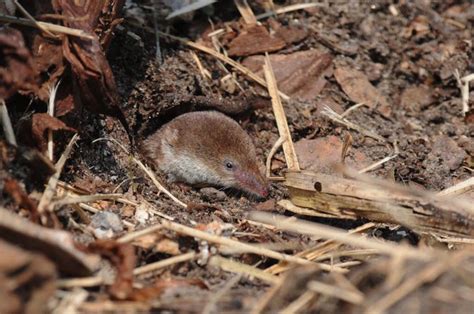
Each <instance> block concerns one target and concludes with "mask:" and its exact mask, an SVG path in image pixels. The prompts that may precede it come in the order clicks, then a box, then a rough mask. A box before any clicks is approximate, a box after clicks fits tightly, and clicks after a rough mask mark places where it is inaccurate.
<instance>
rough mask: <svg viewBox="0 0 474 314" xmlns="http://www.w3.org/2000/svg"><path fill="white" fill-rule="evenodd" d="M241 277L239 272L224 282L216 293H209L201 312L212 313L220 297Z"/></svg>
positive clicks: (203, 313)
mask: <svg viewBox="0 0 474 314" xmlns="http://www.w3.org/2000/svg"><path fill="white" fill-rule="evenodd" d="M241 278H242V275H240V274H239V275H236V276H234V277H233V278H231V279H230V280H229V281H227V282H226V284H225V285H224V287H222V289H219V290H217V291H216V293H214V294H213V295H211V298H210V300H209V301H208V302H207V304H206V306H205V307H204V309H203V310H202V314H211V313H214V312H215V307H216V304H217V302H219V300H220V299H222V297H223V296H224V295H225V294H227V293H228V292H229V291H230V289H232V287H233V286H235V285H236V284H237V283H238V282H239V281H240V279H241Z"/></svg>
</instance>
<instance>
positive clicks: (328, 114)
mask: <svg viewBox="0 0 474 314" xmlns="http://www.w3.org/2000/svg"><path fill="white" fill-rule="evenodd" d="M321 113H322V114H323V115H325V116H326V117H328V118H329V119H331V120H333V121H335V122H337V123H340V124H342V125H345V126H346V127H348V128H349V129H353V130H356V131H358V132H360V133H362V134H364V135H365V136H368V137H372V138H374V139H376V140H379V141H381V142H386V140H385V139H384V138H383V137H381V136H380V135H378V134H375V133H374V132H372V131H369V130H366V129H364V128H362V127H360V126H358V125H356V124H354V123H352V122H350V121H348V120H347V119H345V118H343V117H341V115H339V114H338V113H336V112H335V111H334V110H332V109H331V108H329V107H328V106H324V109H323V111H322V112H321Z"/></svg>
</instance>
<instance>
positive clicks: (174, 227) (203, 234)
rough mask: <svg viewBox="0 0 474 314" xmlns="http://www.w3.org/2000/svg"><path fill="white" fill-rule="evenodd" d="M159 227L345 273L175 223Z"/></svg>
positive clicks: (272, 256) (264, 254)
mask: <svg viewBox="0 0 474 314" xmlns="http://www.w3.org/2000/svg"><path fill="white" fill-rule="evenodd" d="M161 225H162V226H163V227H164V228H166V229H169V230H173V231H175V232H177V233H181V234H185V235H188V236H191V237H195V238H198V239H202V240H205V241H209V242H212V243H217V244H220V245H227V246H230V247H232V248H234V249H235V250H240V251H241V252H247V253H253V254H257V255H263V256H267V257H270V258H274V259H276V260H279V261H285V262H289V263H295V264H299V265H308V264H312V265H318V266H319V267H321V269H323V270H326V271H338V272H345V270H344V269H342V268H339V267H332V266H330V265H326V264H318V263H313V262H310V261H308V260H306V259H303V258H301V257H295V256H292V255H288V254H282V253H278V252H275V251H272V250H269V249H266V248H262V247H257V246H254V245H251V244H247V243H242V242H239V241H236V240H232V239H229V238H224V237H221V236H217V235H214V234H210V233H207V232H204V231H201V230H197V229H194V228H190V227H187V226H184V225H181V224H178V223H175V222H171V221H166V220H161Z"/></svg>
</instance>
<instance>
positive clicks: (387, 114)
mask: <svg viewBox="0 0 474 314" xmlns="http://www.w3.org/2000/svg"><path fill="white" fill-rule="evenodd" d="M275 2H277V1H275ZM281 2H282V1H278V3H279V4H280V5H282V3H281ZM423 3H428V4H429V5H426V6H425V5H423ZM284 4H285V5H288V4H290V2H288V1H286V2H285V3H284ZM252 7H253V9H254V13H255V14H259V13H262V12H263V11H262V8H261V7H260V6H259V5H257V4H252ZM134 8H140V9H141V10H142V11H140V12H142V13H144V14H143V15H142V13H137V12H136V11H133V12H132V11H131V10H130V11H129V12H128V13H127V14H128V15H126V19H125V22H124V23H123V25H122V28H120V29H119V30H118V31H117V33H116V35H115V37H114V38H113V40H112V42H111V45H110V47H109V49H108V60H109V62H110V64H111V67H112V70H113V74H114V77H115V80H116V83H117V85H118V90H119V93H120V96H121V98H122V104H121V108H122V110H123V111H124V112H125V116H126V118H127V121H128V123H129V124H130V126H131V130H132V138H133V139H134V140H135V141H136V143H135V144H139V143H140V142H141V140H142V139H143V138H145V137H146V136H147V135H148V134H150V132H152V131H153V130H156V129H157V128H158V127H159V126H160V125H162V124H163V123H164V122H166V121H168V120H169V119H171V118H172V117H174V116H176V115H178V114H181V113H184V112H186V111H189V110H197V109H201V108H204V109H206V108H209V107H213V108H215V107H216V106H215V104H221V103H222V104H224V105H222V106H223V107H225V106H226V105H225V102H227V103H236V104H241V103H242V102H243V101H242V100H245V101H248V102H250V109H248V108H247V110H242V111H239V110H237V111H234V112H232V114H230V115H231V116H232V117H233V118H235V119H236V120H237V121H238V122H239V123H240V124H241V125H242V127H243V128H244V129H245V130H246V131H247V132H248V133H249V134H250V136H251V138H252V139H253V140H254V143H255V146H256V148H257V154H258V158H259V159H260V161H261V162H262V164H263V163H264V161H265V158H266V156H267V154H268V152H269V151H270V149H271V147H272V146H273V144H274V143H275V142H276V141H277V139H278V130H277V128H276V125H275V119H274V116H273V111H272V108H271V102H270V100H269V98H268V96H267V94H266V91H265V90H264V89H262V88H261V87H259V86H257V84H255V83H254V82H252V81H251V80H249V79H248V77H246V76H244V75H242V74H240V73H238V72H234V70H233V69H232V68H231V67H229V66H222V64H221V63H220V62H218V61H217V60H216V59H215V58H214V57H212V56H209V55H206V54H203V53H200V52H197V51H193V50H192V48H190V47H187V46H185V45H182V44H180V43H178V42H176V41H173V40H169V39H167V38H164V37H161V38H160V39H159V44H160V53H161V58H157V52H156V36H155V35H154V33H153V20H152V14H151V12H150V11H149V10H148V9H147V5H146V4H140V5H136V4H134ZM213 8H214V10H213V12H212V13H209V12H207V11H198V12H195V13H194V14H192V16H188V17H187V19H183V18H177V19H174V20H172V21H169V22H167V21H165V19H164V18H163V17H164V16H166V14H167V12H168V11H167V10H165V9H163V10H159V12H158V15H159V19H158V21H159V22H158V28H159V29H160V30H166V31H169V32H170V33H172V34H176V35H179V36H182V37H186V38H189V39H191V40H193V41H198V42H202V43H205V44H209V39H207V38H206V34H208V33H209V32H211V31H213V30H216V29H219V28H222V27H224V28H226V27H227V28H233V29H237V28H238V27H241V26H240V25H242V23H243V21H242V20H241V19H240V14H239V12H238V11H237V9H236V8H235V7H234V6H233V4H232V2H230V1H222V2H219V3H217V4H215V5H214V6H213ZM393 8H395V9H393ZM473 12H474V5H473V4H472V3H469V2H468V1H454V0H450V1H419V2H416V4H415V2H413V3H412V2H405V1H399V2H397V3H396V4H392V2H391V1H376V2H368V1H360V2H359V1H356V2H354V4H334V3H332V2H329V3H327V2H326V4H325V5H322V6H320V7H315V8H311V9H307V10H299V11H294V12H290V13H285V14H281V15H277V16H272V17H270V18H266V19H263V20H261V23H262V25H263V26H265V27H266V28H267V29H271V28H272V26H274V25H283V26H294V27H299V28H303V29H304V30H305V31H306V34H307V36H305V37H304V39H301V38H300V37H301V36H300V37H298V38H299V41H297V42H294V43H290V44H286V45H285V47H284V48H281V49H279V50H277V51H274V52H273V54H279V55H291V54H293V53H295V52H300V51H308V50H315V51H318V53H321V54H329V55H330V56H331V58H332V63H331V69H330V71H327V72H324V75H325V76H323V78H324V79H325V85H324V87H323V88H322V89H320V90H317V89H316V90H314V89H313V90H312V92H313V94H310V95H309V96H308V95H307V94H305V95H303V96H301V94H299V96H300V97H296V98H293V97H292V98H291V100H290V101H287V102H284V107H285V111H286V115H287V119H288V124H289V127H290V130H291V133H292V136H293V141H294V142H295V143H296V147H297V151H298V154H300V155H301V157H300V158H301V159H302V160H304V162H303V163H302V166H303V167H304V168H306V169H313V170H314V169H317V170H318V171H323V172H330V173H333V174H335V175H337V174H336V173H335V172H334V170H332V168H331V167H330V166H329V164H331V161H332V162H338V161H339V158H340V157H339V156H340V149H341V147H342V143H343V141H344V138H345V137H346V135H347V134H351V136H352V140H353V142H352V147H351V149H350V150H349V153H348V154H349V156H348V163H349V165H351V166H353V167H355V168H357V169H362V168H364V167H367V166H368V165H370V164H372V163H374V162H376V161H379V160H381V159H383V158H385V157H387V156H390V155H392V154H393V153H394V147H396V149H398V151H399V154H398V156H397V157H396V158H394V159H392V160H390V161H389V162H387V163H384V164H383V165H382V166H381V167H379V168H377V169H376V170H374V171H372V172H371V175H374V176H378V177H382V178H387V179H388V180H394V181H396V182H399V183H402V184H404V185H409V186H417V187H423V188H426V189H429V190H435V191H439V190H442V189H445V188H447V187H450V186H452V185H453V184H456V183H457V182H460V181H463V180H466V179H468V178H470V177H472V169H473V163H474V158H473V157H474V141H473V135H474V124H472V123H469V120H468V119H467V118H466V117H464V116H463V114H462V106H461V94H460V89H459V87H458V86H457V82H456V79H455V77H454V75H453V73H454V72H455V71H456V70H457V71H459V73H461V76H463V75H467V74H469V73H472V72H474V53H473V49H472V45H473V42H472V39H473V38H474V31H473V27H472V26H473V21H474V13H473ZM139 17H143V18H145V27H143V26H141V27H139V26H137V25H136V23H135V20H136V19H134V18H139ZM209 20H212V25H211V24H210V23H209ZM222 40H223V42H224V43H226V39H222ZM194 52H195V53H196V54H197V55H198V57H199V60H200V61H201V62H202V66H203V67H204V68H205V69H207V70H208V71H209V73H210V74H211V77H210V78H205V77H203V75H202V73H201V71H200V70H199V68H198V66H197V65H196V62H195V59H194V57H193V55H192V54H193V53H194ZM246 58H248V56H242V57H240V56H239V57H235V59H236V60H237V61H240V62H242V63H245V59H246ZM224 67H225V70H224ZM337 69H339V70H340V71H342V70H345V69H351V70H357V71H359V72H361V73H362V75H363V76H364V77H365V78H366V79H367V81H368V82H370V84H371V85H372V86H374V87H375V88H376V90H377V91H378V92H379V93H380V95H382V96H383V98H384V99H385V100H384V102H386V103H385V106H382V105H383V102H382V101H376V102H374V104H370V106H361V107H359V108H357V109H355V110H353V111H351V113H349V114H348V116H347V118H348V120H350V121H351V122H353V123H355V124H357V125H359V126H362V127H364V128H366V129H369V130H371V131H372V132H374V133H375V134H378V135H379V136H381V137H383V138H384V140H385V141H384V142H382V141H378V140H376V139H372V138H370V137H367V136H364V135H362V134H361V133H359V132H357V131H353V130H348V129H347V128H346V127H345V126H342V125H339V124H337V123H335V122H333V121H331V120H330V119H328V118H327V117H325V116H324V115H323V114H322V110H323V108H324V106H328V107H330V108H332V109H333V110H335V111H336V112H338V113H342V112H344V111H345V110H347V109H349V108H351V107H352V106H354V105H355V104H356V101H355V99H356V97H353V96H352V95H351V93H350V92H349V91H348V90H346V89H345V88H344V86H341V85H343V84H341V82H340V80H338V79H337V78H336V77H335V75H334V70H337ZM228 73H232V74H233V75H234V77H235V81H236V82H238V84H239V85H238V86H230V87H229V86H224V85H223V84H222V79H223V78H224V77H225V76H226V75H228ZM302 75H304V73H302ZM355 88H357V86H356V87H355ZM473 100H474V92H471V94H470V106H471V107H473V106H474V103H473ZM209 104H213V105H209ZM244 107H245V106H244ZM255 108H257V109H255ZM226 110H227V109H225V108H224V109H223V110H222V111H226ZM387 110H388V111H387ZM227 111H228V112H229V110H227ZM77 124H79V125H77ZM74 127H75V128H77V129H78V130H79V131H80V136H81V139H80V141H79V142H78V144H77V145H76V147H75V149H74V151H73V153H72V155H71V156H70V158H69V159H68V161H67V163H66V166H65V169H64V171H63V173H62V177H61V180H63V181H65V182H67V183H68V184H70V185H73V186H75V187H77V188H82V189H84V190H86V191H89V192H90V193H122V194H124V195H125V196H126V197H127V198H129V199H130V200H140V201H141V200H146V201H147V202H149V203H150V204H151V205H152V206H153V207H154V208H155V209H156V210H158V211H159V212H161V213H163V214H166V215H169V216H172V217H174V218H175V221H176V222H179V223H183V224H187V225H189V224H193V225H196V224H197V225H207V224H209V223H211V222H213V221H218V222H219V223H222V224H224V223H229V224H232V225H233V227H234V228H236V229H235V232H236V233H235V234H236V237H237V238H238V239H239V240H241V241H243V242H251V243H265V242H269V241H271V242H275V243H281V244H284V243H293V244H294V243H298V245H300V249H301V248H307V247H309V246H311V245H314V244H315V243H316V241H315V240H312V239H311V238H309V237H305V236H301V235H297V234H292V233H282V232H276V233H275V232H273V231H270V230H269V229H267V228H264V227H261V226H256V225H252V224H250V223H249V222H248V221H247V220H246V217H247V214H248V212H249V211H251V210H255V209H256V210H266V211H272V212H280V213H283V214H287V213H285V210H284V209H283V208H281V207H279V206H278V205H276V202H277V201H278V200H281V199H283V198H285V197H287V196H288V194H287V191H286V190H285V189H284V187H282V186H281V185H280V184H279V183H278V182H273V183H271V193H270V196H269V199H271V200H274V201H273V202H269V203H261V202H259V201H256V200H254V199H251V198H248V197H247V196H246V195H239V194H236V193H228V194H227V195H226V197H222V195H221V194H219V193H215V191H212V189H211V190H210V191H209V190H203V191H200V190H199V189H197V188H188V189H183V188H182V187H180V186H178V185H175V184H168V183H167V182H166V178H164V177H161V182H163V183H165V185H166V187H167V188H168V189H169V190H170V192H171V193H173V194H174V195H175V196H176V197H177V198H178V199H180V200H181V201H183V202H185V203H189V204H194V206H191V207H190V209H188V210H183V209H182V208H181V207H179V206H178V205H176V204H175V203H174V202H173V201H171V200H169V198H167V197H165V196H164V195H159V194H158V193H157V190H156V188H155V187H154V186H153V185H152V184H151V182H150V181H149V179H148V178H147V177H146V176H145V175H144V174H143V172H142V171H141V170H140V169H138V168H137V167H136V166H135V165H134V164H133V163H132V162H131V161H130V158H129V155H128V154H127V153H125V152H124V151H123V150H122V149H120V148H119V147H118V145H117V144H116V143H114V142H112V141H110V140H115V141H117V142H119V143H121V144H122V145H124V146H125V148H126V149H127V150H128V151H132V152H136V153H137V154H138V155H139V153H140V150H139V148H137V146H135V145H132V143H130V141H129V136H128V134H127V132H126V130H125V129H124V128H123V126H122V125H121V123H120V122H119V121H118V120H116V119H114V118H112V117H105V116H99V115H96V114H92V113H88V112H87V111H84V112H83V113H82V115H81V120H80V121H78V122H77V123H76V125H75V126H74ZM98 139H108V140H100V141H97V140H98ZM308 151H310V152H311V153H309V154H308ZM284 169H285V164H284V157H283V154H282V153H281V152H279V153H277V155H276V156H275V158H274V161H273V164H272V172H273V174H275V175H279V174H282V173H283V172H284ZM471 197H473V199H474V196H472V195H471ZM107 210H109V211H113V212H115V213H118V214H119V215H121V217H122V218H123V219H125V220H128V221H130V222H132V223H133V224H136V216H135V215H134V213H131V214H130V213H128V210H129V209H128V208H127V205H124V204H120V203H116V204H113V205H110V204H109V205H108V207H107ZM127 213H128V214H127ZM60 215H61V216H62V217H67V215H69V212H68V211H63V213H61V214H60ZM127 215H128V216H127ZM288 215H289V214H288ZM305 218H306V219H312V220H314V221H318V222H323V223H326V224H330V225H333V226H337V227H343V228H346V229H348V228H352V227H355V226H358V225H361V224H363V223H364V222H365V221H362V220H358V221H355V222H353V221H352V222H350V221H339V220H332V219H323V218H308V217H305ZM155 219H156V218H151V219H149V220H148V221H146V224H151V223H153V221H156V220H155ZM397 232H398V233H397ZM375 234H376V233H374V235H375ZM399 234H400V229H397V230H393V229H380V232H379V233H377V235H378V236H380V237H384V238H386V239H390V240H394V241H402V240H406V241H410V242H411V243H416V242H417V240H416V236H415V235H414V234H412V233H411V232H410V231H409V230H407V232H405V233H404V234H406V236H404V237H400V236H399ZM78 238H79V236H78ZM178 239H179V241H178V243H179V244H180V250H182V252H185V251H186V249H188V248H189V245H193V246H195V245H196V243H195V242H193V241H192V240H191V239H188V238H186V237H179V238H178ZM81 241H84V239H82V240H81ZM294 251H295V249H293V250H289V252H294ZM296 251H297V250H296ZM137 254H138V263H139V265H137V266H140V265H144V264H147V263H150V262H153V261H156V260H159V259H161V258H163V257H166V256H169V255H167V254H164V253H160V252H154V251H153V250H146V249H138V253H137ZM240 261H242V262H245V263H247V264H254V263H256V262H258V261H260V258H256V257H255V256H253V255H248V254H244V255H241V256H240ZM274 263H275V261H272V260H263V261H260V264H259V267H260V268H264V267H265V266H270V265H272V264H274ZM161 276H163V278H165V277H173V278H176V277H179V278H199V279H201V280H202V281H203V282H205V283H206V285H207V287H208V290H203V289H198V288H196V287H191V288H186V289H181V290H180V289H177V290H176V291H175V292H172V291H171V292H170V291H168V292H167V293H166V294H164V295H163V296H162V297H161V301H160V302H161V303H160V305H159V308H160V309H168V310H176V311H199V309H202V307H203V306H205V304H206V301H205V300H207V299H208V298H209V296H210V295H212V293H215V292H216V291H218V290H219V289H221V288H222V287H223V286H224V285H225V284H226V282H228V280H229V279H231V278H232V277H234V276H235V275H232V274H231V273H226V272H224V271H222V270H220V269H219V268H216V267H212V266H206V265H205V264H199V263H197V262H193V263H184V264H178V265H176V266H174V267H173V268H172V269H170V270H166V271H163V272H162V273H161ZM144 282H147V281H146V280H144ZM267 290H268V285H266V284H265V283H263V282H261V281H259V280H256V279H243V280H241V281H240V282H239V283H238V284H236V285H235V286H234V288H233V289H232V290H231V291H230V292H229V293H228V294H227V295H226V296H225V298H223V299H222V300H221V301H220V302H219V303H218V309H219V312H221V311H226V312H237V311H248V310H250V309H252V307H253V306H254V304H255V302H256V301H257V300H258V299H259V298H260V296H261V295H263V294H264V293H265V292H266V291H267ZM97 294H100V292H99V291H98V292H97Z"/></svg>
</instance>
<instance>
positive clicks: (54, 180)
mask: <svg viewBox="0 0 474 314" xmlns="http://www.w3.org/2000/svg"><path fill="white" fill-rule="evenodd" d="M78 139H79V135H77V134H74V136H73V137H72V138H71V140H70V141H69V144H67V146H66V149H65V150H64V152H63V154H62V155H61V157H60V158H59V160H58V162H57V163H56V165H55V168H56V173H55V174H54V175H52V176H51V178H49V181H48V185H47V186H46V189H45V190H44V192H43V195H42V196H41V200H40V202H39V204H38V213H40V214H42V213H44V212H45V211H51V209H52V206H51V205H52V203H51V200H52V199H53V196H54V194H55V193H56V186H57V185H58V180H59V177H60V176H61V172H62V170H63V167H64V164H65V163H66V160H67V159H68V158H69V155H70V154H71V151H72V148H73V147H74V144H75V143H76V141H77V140H78ZM43 223H44V221H43Z"/></svg>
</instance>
